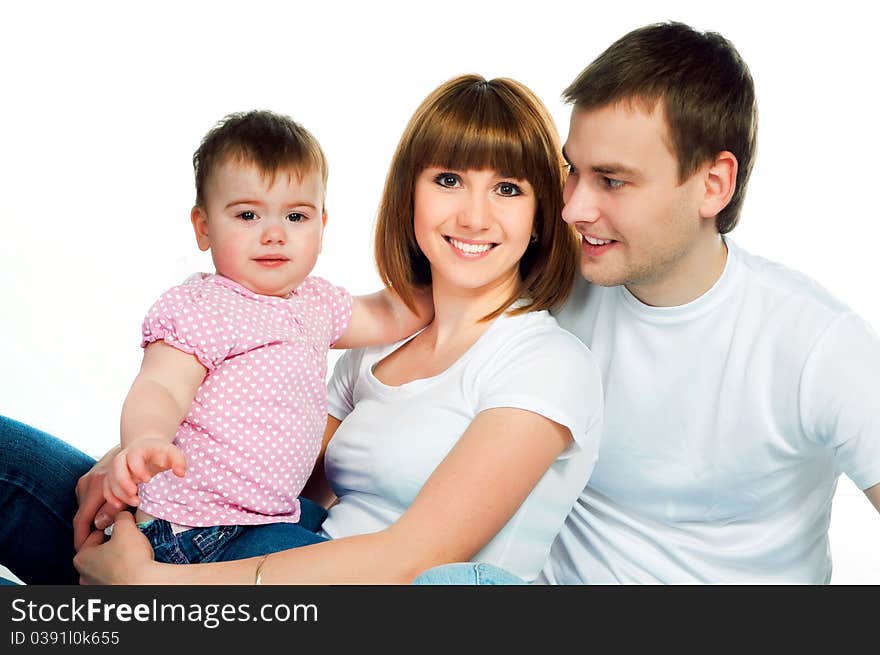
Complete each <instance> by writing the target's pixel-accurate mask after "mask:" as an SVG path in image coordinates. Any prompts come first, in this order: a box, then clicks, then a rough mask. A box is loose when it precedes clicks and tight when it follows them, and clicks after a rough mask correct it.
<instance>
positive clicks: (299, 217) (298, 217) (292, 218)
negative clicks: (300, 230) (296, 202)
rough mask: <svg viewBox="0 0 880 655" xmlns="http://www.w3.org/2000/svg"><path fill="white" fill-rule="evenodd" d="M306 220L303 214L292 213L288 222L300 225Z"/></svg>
mask: <svg viewBox="0 0 880 655" xmlns="http://www.w3.org/2000/svg"><path fill="white" fill-rule="evenodd" d="M304 218H305V216H304V215H303V214H300V213H299V212H290V213H289V214H288V215H287V220H288V221H290V222H291V223H299V222H300V221H301V220H303V219H304Z"/></svg>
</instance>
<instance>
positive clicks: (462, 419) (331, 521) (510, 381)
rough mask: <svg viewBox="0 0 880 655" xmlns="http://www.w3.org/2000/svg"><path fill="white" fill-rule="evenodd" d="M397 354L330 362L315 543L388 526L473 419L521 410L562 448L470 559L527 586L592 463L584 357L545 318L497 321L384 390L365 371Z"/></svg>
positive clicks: (593, 429)
mask: <svg viewBox="0 0 880 655" xmlns="http://www.w3.org/2000/svg"><path fill="white" fill-rule="evenodd" d="M400 345H401V344H400V343H398V344H395V345H392V346H383V347H377V348H367V349H361V350H352V351H349V352H347V353H345V354H344V355H343V356H342V357H341V358H340V359H339V360H338V362H337V364H336V368H335V370H334V372H333V377H332V379H331V380H330V383H329V385H328V391H329V393H328V396H329V398H328V401H329V411H330V414H332V415H333V416H335V417H336V418H338V419H344V421H343V422H342V425H341V426H340V427H339V429H338V430H337V431H336V434H335V435H334V436H333V439H332V440H331V441H330V444H329V446H328V448H327V452H326V455H325V459H324V468H325V471H326V474H327V479H328V481H329V482H330V484H331V486H332V487H333V490H334V491H335V493H336V495H337V497H338V498H339V502H338V503H337V504H336V505H334V506H333V507H332V508H331V509H330V513H329V516H328V517H327V519H326V520H325V521H324V524H323V526H322V527H323V531H324V533H325V534H326V535H328V536H330V537H333V538H339V537H346V536H350V535H357V534H363V533H368V532H375V531H378V530H382V529H384V528H386V527H388V526H390V525H392V524H393V523H394V522H395V521H396V520H397V519H398V518H399V517H400V515H401V514H403V512H404V511H406V509H407V508H408V507H409V506H410V504H411V503H412V501H413V500H414V499H415V497H416V495H417V494H418V492H419V491H420V490H421V488H422V486H423V485H424V483H425V481H426V480H427V479H428V478H429V477H430V475H431V473H432V472H433V471H434V469H435V468H436V467H437V465H438V464H440V462H441V461H442V460H443V458H444V457H445V456H446V454H447V453H448V452H449V451H450V450H451V449H452V448H453V446H455V444H456V442H457V441H458V439H459V438H460V437H461V435H462V434H463V433H464V431H465V430H466V429H467V427H468V426H469V425H470V423H471V421H473V419H474V417H475V416H476V415H477V414H479V413H480V412H482V411H483V410H487V409H491V408H496V407H513V408H519V409H525V410H529V411H532V412H535V413H538V414H541V415H543V416H545V417H547V418H549V419H550V420H552V421H555V422H556V423H559V424H560V425H563V426H565V427H567V428H568V429H569V430H570V431H571V434H572V439H573V441H572V443H571V444H570V445H569V447H568V448H567V449H566V450H565V451H564V452H563V453H562V454H561V455H560V457H559V458H558V459H557V460H556V461H555V462H554V463H553V465H552V466H551V467H550V469H549V470H548V471H547V473H546V474H545V475H544V476H543V477H542V478H541V480H540V481H539V482H538V484H537V485H536V486H535V488H534V489H533V490H532V492H531V494H530V495H529V496H528V497H527V498H526V500H525V501H524V502H523V504H522V505H521V506H520V508H519V509H518V510H517V512H516V513H515V514H514V516H513V517H512V518H511V519H510V520H509V521H508V522H507V524H506V525H505V526H504V527H503V528H502V529H501V531H500V532H499V533H498V534H497V535H496V536H495V537H494V538H493V539H492V541H491V542H489V544H487V545H486V546H485V547H484V548H483V549H482V550H481V551H480V552H479V553H478V554H477V555H476V556H475V557H474V560H475V561H478V562H485V563H490V564H494V565H496V566H500V567H502V568H504V569H507V570H509V571H511V572H513V573H515V574H517V575H519V576H520V577H522V578H524V579H526V580H533V579H535V577H537V575H538V573H539V572H540V570H541V567H542V566H543V565H544V562H545V561H546V559H547V555H548V553H549V551H550V545H551V544H552V543H553V539H554V537H555V536H556V534H557V533H558V532H559V529H560V528H561V527H562V523H563V521H564V520H565V517H566V515H567V514H568V512H569V510H570V509H571V507H572V505H573V504H574V502H575V500H576V499H577V497H578V495H579V493H580V491H581V489H582V488H583V485H584V481H585V480H586V479H587V478H588V477H589V475H590V471H591V470H592V468H593V464H594V463H595V461H596V453H597V451H598V446H599V436H600V434H601V423H602V390H601V381H600V376H599V370H598V368H597V367H596V363H595V361H594V359H593V357H592V355H591V354H590V352H589V351H588V350H587V348H586V347H585V346H584V345H583V343H581V342H580V341H579V340H578V339H577V338H576V337H574V336H573V335H571V334H569V333H568V332H566V331H565V330H563V329H562V328H560V327H559V326H558V324H557V323H556V320H555V319H554V318H553V317H552V316H550V315H549V314H548V313H547V312H546V311H539V312H530V313H527V314H521V315H518V316H508V315H502V316H501V317H499V318H497V319H495V320H494V321H493V323H492V325H491V326H490V327H489V328H488V329H487V330H486V332H484V333H483V335H482V336H481V337H480V339H479V340H478V341H477V342H476V343H475V344H474V345H473V346H471V348H470V349H469V350H468V351H467V352H466V353H465V354H464V355H462V356H461V357H460V358H459V359H458V360H457V361H456V362H455V363H454V364H453V365H452V366H450V367H449V368H448V369H446V370H445V371H444V372H442V373H440V374H439V375H436V376H433V377H430V378H425V379H419V380H414V381H412V382H409V383H407V384H403V385H400V386H388V385H385V384H383V383H382V382H380V381H379V380H378V379H376V377H375V376H374V375H373V372H372V371H373V367H374V365H375V364H376V363H377V362H379V361H380V360H382V359H383V358H384V357H385V356H387V355H388V354H389V353H391V352H392V351H394V350H395V349H396V348H399V347H400ZM486 493H487V494H489V493H491V490H487V491H486ZM472 502H474V503H480V502H482V500H481V498H479V497H478V498H474V499H473V500H472Z"/></svg>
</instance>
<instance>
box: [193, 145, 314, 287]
mask: <svg viewBox="0 0 880 655" xmlns="http://www.w3.org/2000/svg"><path fill="white" fill-rule="evenodd" d="M323 198H324V188H323V184H322V181H321V176H320V174H319V173H318V172H317V171H311V172H307V173H304V174H303V175H302V177H300V176H299V175H298V174H297V173H296V172H295V171H284V170H282V171H278V172H277V173H276V174H275V176H274V177H272V176H267V175H264V174H263V172H262V171H261V170H260V169H258V168H257V167H256V166H253V165H251V164H242V163H238V162H235V161H227V162H226V163H224V164H223V165H222V166H220V167H218V168H217V170H215V171H214V172H212V174H211V175H210V177H209V178H208V180H207V184H206V185H205V206H204V207H194V208H193V211H192V221H193V227H194V228H195V231H196V239H197V241H198V244H199V248H201V249H202V250H207V249H209V248H210V249H211V257H212V259H213V260H214V266H215V267H216V269H217V272H218V273H219V274H221V275H223V276H225V277H228V278H229V279H231V280H234V281H235V282H238V283H239V284H241V285H242V286H244V287H246V288H248V289H250V290H251V291H253V292H254V293H259V294H262V295H267V296H280V297H282V298H283V297H286V296H288V295H290V293H291V292H292V291H293V290H294V289H296V288H297V287H298V286H299V285H300V283H302V281H303V280H304V279H305V278H306V277H307V276H308V274H309V273H310V272H311V271H312V268H314V266H315V262H316V261H317V259H318V253H319V252H321V237H322V235H323V232H324V224H325V223H326V221H327V216H326V214H324V207H323Z"/></svg>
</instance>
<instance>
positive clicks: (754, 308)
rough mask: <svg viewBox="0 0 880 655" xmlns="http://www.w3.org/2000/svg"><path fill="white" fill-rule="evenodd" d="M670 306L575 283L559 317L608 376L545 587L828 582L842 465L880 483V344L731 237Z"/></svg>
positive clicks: (830, 301)
mask: <svg viewBox="0 0 880 655" xmlns="http://www.w3.org/2000/svg"><path fill="white" fill-rule="evenodd" d="M727 244H728V249H729V255H728V258H727V265H726V267H725V270H724V273H723V275H722V277H721V278H720V279H719V281H718V282H717V283H716V284H715V286H714V287H712V289H710V290H709V291H708V292H706V293H705V294H704V295H703V296H701V297H699V298H697V299H696V300H694V301H693V302H691V303H688V304H686V305H682V306H679V307H649V306H647V305H644V304H642V303H641V302H639V301H638V300H637V299H636V298H635V297H634V296H633V295H632V294H630V293H629V292H628V291H627V290H626V289H625V288H624V287H622V286H621V287H610V288H602V287H596V286H592V285H588V284H587V283H585V282H583V280H581V281H580V282H579V283H578V284H577V285H576V287H575V291H574V295H573V297H572V298H571V299H570V300H569V302H568V304H567V306H566V307H565V308H564V310H563V311H562V312H561V313H560V315H559V317H558V318H559V322H560V324H561V325H563V326H564V327H566V328H567V329H569V330H571V331H572V332H574V333H575V334H577V335H578V336H580V337H581V339H583V341H584V343H585V344H587V345H588V346H589V347H590V349H591V350H592V351H593V353H594V355H595V357H596V359H597V361H598V362H599V367H600V369H601V371H602V380H603V386H604V390H605V427H604V431H603V436H602V444H601V447H600V451H599V460H598V462H597V464H596V467H595V469H594V471H593V475H592V477H591V478H590V481H589V484H588V486H587V487H586V488H585V489H584V492H583V494H582V495H581V497H580V499H579V500H578V502H577V504H576V505H575V507H574V509H573V510H572V513H571V515H570V516H569V517H568V519H567V520H566V523H565V526H564V527H563V529H562V531H561V533H560V535H559V537H558V538H557V540H556V542H555V543H554V545H553V550H552V554H551V559H550V561H549V562H548V565H547V567H546V568H545V571H544V573H543V575H542V576H541V581H543V582H554V583H579V582H589V583H614V582H637V583H655V582H656V583H700V582H706V583H750V582H754V583H761V582H766V583H774V582H779V583H827V582H828V581H829V580H830V577H831V557H830V549H829V543H828V524H829V521H830V517H831V499H832V496H833V495H834V490H835V487H836V485H837V477H838V475H839V473H840V472H844V473H846V474H847V475H848V476H849V477H850V478H851V479H852V480H853V482H854V483H855V484H856V485H858V486H859V487H860V488H862V489H866V488H868V487H870V486H872V485H874V484H877V483H878V482H880V340H878V338H877V335H876V334H875V333H874V332H872V331H871V329H870V328H869V326H868V325H867V324H866V323H865V322H864V321H863V320H862V319H860V318H859V317H858V316H856V315H855V314H853V313H852V312H851V311H850V310H849V309H848V308H847V307H845V306H844V305H842V304H841V303H840V302H838V301H837V300H835V299H834V298H832V297H831V296H830V295H829V294H828V293H827V292H826V291H825V290H823V289H822V288H821V287H819V286H818V285H817V284H816V283H815V282H813V281H812V280H810V279H809V278H807V277H805V276H803V275H801V274H799V273H797V272H794V271H791V270H788V269H786V268H784V267H782V266H780V265H779V264H775V263H773V262H770V261H767V260H764V259H761V258H759V257H755V256H753V255H750V254H749V253H747V252H745V251H743V250H742V249H741V248H738V247H737V246H736V245H735V244H734V243H732V242H731V241H729V240H728V241H727Z"/></svg>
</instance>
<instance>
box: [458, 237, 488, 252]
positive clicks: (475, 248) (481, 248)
mask: <svg viewBox="0 0 880 655" xmlns="http://www.w3.org/2000/svg"><path fill="white" fill-rule="evenodd" d="M449 243H451V244H452V245H453V246H455V247H456V248H458V249H459V250H461V251H462V252H466V253H469V254H471V255H476V254H479V253H481V252H486V251H487V250H489V248H491V247H492V244H491V243H484V244H481V245H477V244H475V243H464V242H463V241H458V240H457V239H453V238H452V237H449Z"/></svg>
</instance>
